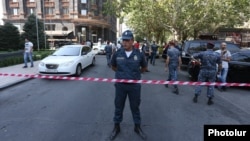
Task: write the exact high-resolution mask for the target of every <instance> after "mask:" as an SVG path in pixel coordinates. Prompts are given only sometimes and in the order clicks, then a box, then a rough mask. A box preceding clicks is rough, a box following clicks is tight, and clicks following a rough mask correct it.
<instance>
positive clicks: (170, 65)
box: [165, 42, 182, 94]
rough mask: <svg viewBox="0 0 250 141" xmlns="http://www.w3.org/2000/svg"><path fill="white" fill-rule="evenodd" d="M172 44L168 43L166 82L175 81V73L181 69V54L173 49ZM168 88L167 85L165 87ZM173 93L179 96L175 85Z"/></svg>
mask: <svg viewBox="0 0 250 141" xmlns="http://www.w3.org/2000/svg"><path fill="white" fill-rule="evenodd" d="M174 45H175V44H174V42H170V43H169V49H168V52H167V59H166V71H167V70H169V75H168V80H172V81H177V73H178V70H180V67H181V64H182V62H181V54H180V51H179V50H178V49H176V48H175V46H174ZM165 86H166V87H167V86H168V85H167V84H166V85H165ZM174 93H176V94H179V89H178V86H177V85H174Z"/></svg>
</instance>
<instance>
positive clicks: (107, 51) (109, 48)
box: [104, 41, 113, 67]
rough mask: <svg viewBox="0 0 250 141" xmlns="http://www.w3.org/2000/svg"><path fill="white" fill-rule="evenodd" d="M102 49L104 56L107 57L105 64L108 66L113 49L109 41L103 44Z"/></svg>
mask: <svg viewBox="0 0 250 141" xmlns="http://www.w3.org/2000/svg"><path fill="white" fill-rule="evenodd" d="M104 51H105V54H106V58H107V65H108V66H109V67H110V59H111V55H112V52H113V49H112V46H111V45H110V42H109V41H108V42H107V45H106V46H105V48H104Z"/></svg>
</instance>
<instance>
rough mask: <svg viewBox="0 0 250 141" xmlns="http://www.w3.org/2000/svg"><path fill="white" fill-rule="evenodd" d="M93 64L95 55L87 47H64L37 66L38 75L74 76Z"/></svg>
mask: <svg viewBox="0 0 250 141" xmlns="http://www.w3.org/2000/svg"><path fill="white" fill-rule="evenodd" d="M94 64H95V53H94V51H93V50H92V49H91V48H90V47H89V46H87V45H65V46H62V47H61V48H59V49H58V50H56V51H55V52H54V53H53V54H52V55H50V56H48V57H46V58H44V59H43V60H41V62H40V63H39V65H38V71H39V74H45V75H48V74H56V75H76V76H80V75H81V73H82V70H83V69H84V68H86V67H88V66H90V65H94Z"/></svg>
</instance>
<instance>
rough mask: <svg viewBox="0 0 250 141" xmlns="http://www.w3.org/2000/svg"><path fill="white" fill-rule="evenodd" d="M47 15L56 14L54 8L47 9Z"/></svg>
mask: <svg viewBox="0 0 250 141" xmlns="http://www.w3.org/2000/svg"><path fill="white" fill-rule="evenodd" d="M45 14H46V15H53V14H54V8H52V7H46V8H45Z"/></svg>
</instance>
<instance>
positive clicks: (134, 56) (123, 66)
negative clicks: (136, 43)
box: [111, 48, 147, 80]
mask: <svg viewBox="0 0 250 141" xmlns="http://www.w3.org/2000/svg"><path fill="white" fill-rule="evenodd" d="M111 65H112V66H115V67H116V68H117V70H116V73H115V78H116V79H133V80H140V79H141V71H140V70H141V67H146V66H147V62H146V60H145V56H144V54H143V53H141V52H140V51H139V50H138V49H133V50H132V53H131V54H130V56H129V57H127V54H126V52H125V49H123V48H121V49H119V50H118V51H117V52H115V54H114V55H113V56H112V58H111Z"/></svg>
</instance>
